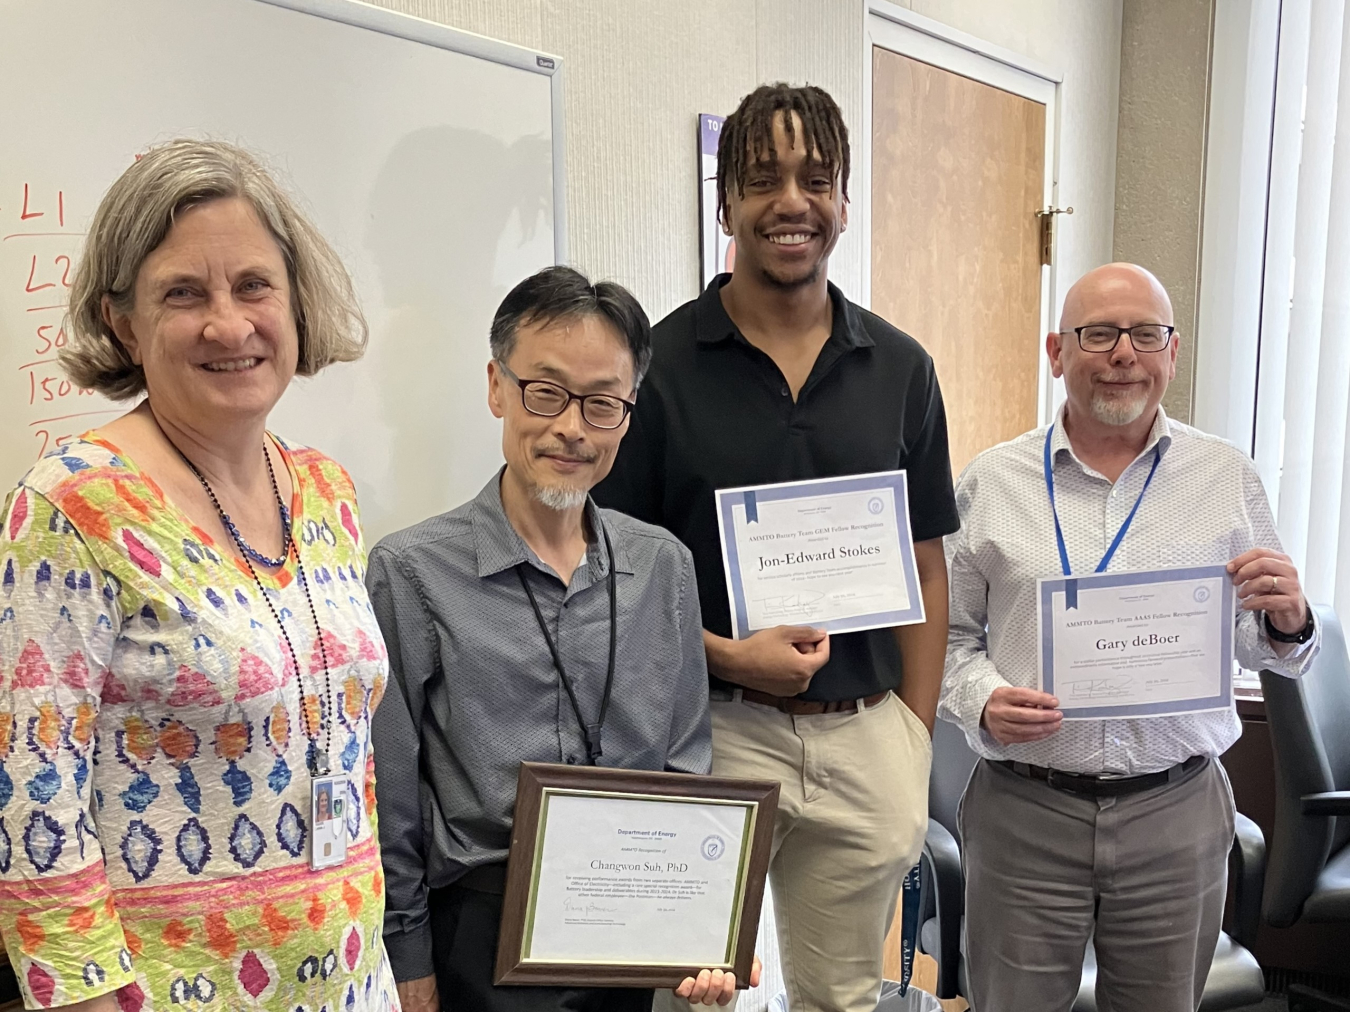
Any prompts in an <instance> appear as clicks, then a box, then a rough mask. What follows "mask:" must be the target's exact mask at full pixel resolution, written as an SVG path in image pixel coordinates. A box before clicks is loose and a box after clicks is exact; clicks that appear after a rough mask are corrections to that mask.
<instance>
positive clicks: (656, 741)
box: [366, 474, 712, 980]
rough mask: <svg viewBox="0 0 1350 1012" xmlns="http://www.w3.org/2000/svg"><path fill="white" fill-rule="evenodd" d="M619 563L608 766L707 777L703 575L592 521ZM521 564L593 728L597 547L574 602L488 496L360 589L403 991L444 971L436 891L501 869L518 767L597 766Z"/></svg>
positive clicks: (605, 621)
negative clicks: (368, 612)
mask: <svg viewBox="0 0 1350 1012" xmlns="http://www.w3.org/2000/svg"><path fill="white" fill-rule="evenodd" d="M586 520H587V525H588V529H589V530H590V531H591V532H592V533H593V534H595V533H597V532H598V531H599V529H600V525H601V524H603V525H604V530H605V531H606V532H608V534H609V537H610V541H611V543H612V544H613V547H614V569H615V575H616V578H617V597H618V655H617V662H616V664H615V671H614V688H613V693H612V697H611V701H610V706H609V713H608V716H607V718H606V720H605V726H604V737H603V755H602V757H601V759H600V764H601V765H603V766H614V767H622V768H625V769H641V770H675V771H678V772H684V773H707V772H708V770H709V769H710V767H711V764H712V738H711V731H710V727H709V722H708V672H707V666H706V662H705V660H704V655H703V636H702V628H703V621H702V616H701V614H700V611H699V603H698V590H697V587H696V584H695V580H694V564H693V560H692V559H691V558H690V555H689V551H688V549H686V548H685V547H684V546H683V545H681V544H680V543H679V542H678V541H677V540H676V539H675V538H674V537H673V536H671V535H670V534H668V533H667V532H666V531H664V530H662V529H660V528H659V527H652V526H650V525H648V524H644V523H641V522H640V521H637V520H634V519H632V518H631V517H627V516H624V515H623V514H621V513H615V512H612V511H610V510H600V509H598V508H597V507H596V506H595V505H594V504H593V503H590V502H588V503H587V506H586ZM522 563H523V564H524V565H525V567H526V569H527V570H528V572H527V574H526V575H527V577H528V579H529V580H530V586H531V589H533V590H534V593H535V597H536V599H537V600H538V602H539V608H540V610H541V611H542V612H543V615H544V617H545V620H546V621H547V622H548V624H549V632H550V634H551V635H552V636H553V639H554V643H555V644H556V645H557V647H558V651H559V653H560V654H561V656H562V661H563V666H564V667H565V668H566V670H567V676H568V678H569V679H571V681H572V683H573V686H574V688H575V689H576V693H577V698H578V702H579V703H580V706H581V710H582V713H583V714H584V715H585V716H586V718H587V720H590V721H593V720H595V719H596V718H597V717H598V715H599V712H600V701H601V697H602V695H603V694H604V685H605V673H606V670H607V668H608V660H609V631H610V623H609V614H610V612H609V590H608V584H609V560H608V558H607V555H606V552H605V547H604V539H603V538H600V537H595V538H594V539H593V542H592V544H591V545H590V547H589V549H588V551H587V553H586V559H585V561H584V562H583V563H582V564H581V565H580V566H579V567H578V568H577V570H576V572H575V573H573V574H572V580H571V583H570V584H568V585H567V586H563V582H562V580H561V579H560V578H559V577H558V575H557V573H556V572H554V570H553V569H552V567H550V566H548V565H546V564H545V563H543V562H541V561H540V560H539V557H538V556H536V555H535V554H534V552H532V551H531V550H530V548H529V547H528V546H527V545H526V544H525V542H524V541H523V540H522V539H521V537H520V535H518V534H517V533H516V531H515V529H514V528H513V527H512V526H511V524H510V522H509V521H508V520H507V518H506V514H505V513H504V512H503V510H502V500H501V486H500V474H499V475H498V476H497V477H494V478H493V479H492V480H491V481H490V482H488V484H487V486H486V487H485V488H484V489H483V491H482V492H480V493H479V494H478V497H477V498H476V499H474V500H472V501H471V502H468V503H466V504H465V505H463V506H461V507H459V508H458V509H456V510H453V511H451V512H449V513H445V514H442V515H441V516H437V517H432V518H431V519H430V520H426V521H424V522H422V523H420V524H418V525H417V526H415V527H410V528H408V529H407V530H404V531H399V532H398V533H396V534H391V535H389V537H387V538H385V539H383V540H382V541H381V542H380V543H379V544H378V545H376V546H375V549H374V550H373V551H372V552H371V553H370V568H369V572H368V574H367V576H366V583H367V585H368V589H369V591H370V599H371V603H372V604H373V605H374V608H375V615H376V618H378V620H379V623H380V629H381V631H383V633H384V638H385V642H386V643H387V644H388V648H389V667H390V672H391V673H392V675H393V677H392V678H390V680H389V690H388V693H387V695H386V698H385V699H384V701H383V702H382V703H381V704H380V706H379V708H378V709H377V710H376V715H375V717H374V718H373V719H372V723H371V744H372V748H373V751H374V754H375V775H376V781H377V785H378V786H377V792H376V793H377V797H378V799H379V804H378V816H379V832H380V847H381V849H382V851H383V857H384V872H385V884H386V897H385V919H384V925H385V927H384V932H385V934H384V940H385V945H386V947H387V949H388V952H389V958H390V961H391V963H392V964H393V969H394V976H395V978H396V979H398V980H412V979H416V978H419V977H425V976H428V975H430V974H432V973H433V972H434V970H433V966H432V961H431V928H430V925H429V923H428V915H427V890H428V889H435V888H439V887H441V886H445V885H449V884H450V883H452V882H454V881H455V880H456V879H458V878H459V877H461V876H462V875H463V874H464V873H465V872H467V871H469V870H470V869H472V868H476V867H478V866H480V865H484V864H488V863H491V862H501V861H505V860H506V853H507V848H508V846H509V845H510V839H511V814H512V811H513V809H514V807H515V800H516V775H517V772H518V771H519V767H520V764H521V763H522V762H525V761H531V762H553V763H557V762H576V763H584V762H585V761H586V747H585V741H584V738H583V737H582V733H581V728H580V726H579V725H578V723H577V718H576V715H575V713H574V711H573V709H572V705H571V703H570V702H569V700H568V698H567V692H566V690H565V689H564V688H563V686H562V683H561V681H560V680H559V678H558V673H557V671H556V669H555V668H554V666H553V660H552V658H551V656H550V654H549V651H548V645H547V643H545V641H544V637H543V633H542V632H541V631H540V629H539V624H538V621H537V620H536V618H535V614H534V610H533V609H532V608H531V607H530V602H529V598H528V597H526V594H525V591H524V589H523V588H522V587H521V584H520V578H519V576H518V575H517V573H516V566H518V565H520V564H522Z"/></svg>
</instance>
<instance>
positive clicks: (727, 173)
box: [717, 81, 849, 225]
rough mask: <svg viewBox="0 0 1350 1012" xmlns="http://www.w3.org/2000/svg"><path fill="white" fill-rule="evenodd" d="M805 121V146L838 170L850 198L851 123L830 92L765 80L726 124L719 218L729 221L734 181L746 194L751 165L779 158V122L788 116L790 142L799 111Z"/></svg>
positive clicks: (720, 163) (720, 142)
mask: <svg viewBox="0 0 1350 1012" xmlns="http://www.w3.org/2000/svg"><path fill="white" fill-rule="evenodd" d="M794 112H795V113H796V114H797V116H798V117H800V119H801V126H802V145H803V147H805V149H806V150H807V151H808V152H811V151H814V152H815V154H816V156H817V157H818V158H819V159H820V160H821V162H822V163H823V164H824V166H825V168H826V169H827V170H829V172H830V174H831V175H834V174H836V173H837V174H838V178H839V185H840V188H841V189H842V190H843V193H844V199H845V200H848V167H849V152H848V127H846V126H844V117H843V114H842V113H840V112H839V106H838V105H836V104H835V101H834V99H832V98H831V97H830V95H829V92H827V91H825V90H824V89H823V88H817V87H816V86H815V85H813V84H808V85H805V86H803V87H800V88H794V87H792V86H790V85H788V84H785V83H783V82H781V81H780V82H779V83H778V84H762V85H760V86H759V87H758V88H756V89H755V90H754V91H752V92H751V93H750V94H748V95H746V96H745V98H743V99H741V104H740V105H739V106H737V108H736V111H735V112H733V113H732V114H731V115H730V116H728V117H727V119H726V122H725V123H723V124H722V132H721V137H720V139H719V140H718V144H717V217H718V220H719V221H721V222H722V223H723V224H724V225H725V224H726V223H727V217H726V215H727V195H728V193H729V192H730V188H731V186H732V184H735V186H736V193H737V196H742V197H743V196H745V176H746V171H747V170H748V169H749V167H750V165H752V164H753V163H755V162H759V161H770V162H776V161H777V160H778V150H777V149H776V148H775V147H774V143H773V125H774V123H775V122H776V121H777V120H778V118H779V115H780V114H782V121H783V130H784V132H785V133H786V134H787V142H788V144H789V145H792V144H794V143H795V142H796V133H797V127H796V123H795V122H794V120H793V116H792V114H793V113H794Z"/></svg>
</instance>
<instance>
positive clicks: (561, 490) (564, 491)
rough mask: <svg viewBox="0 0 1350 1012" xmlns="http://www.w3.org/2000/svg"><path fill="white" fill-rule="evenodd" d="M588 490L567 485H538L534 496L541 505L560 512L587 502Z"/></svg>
mask: <svg viewBox="0 0 1350 1012" xmlns="http://www.w3.org/2000/svg"><path fill="white" fill-rule="evenodd" d="M586 494H587V493H586V490H585V489H584V488H571V487H570V486H567V485H536V486H535V487H534V498H535V501H536V502H538V503H539V504H540V505H541V506H546V507H548V508H549V509H551V510H557V511H558V512H559V513H565V512H566V511H567V510H574V509H576V508H577V507H578V506H582V505H584V504H585V502H586Z"/></svg>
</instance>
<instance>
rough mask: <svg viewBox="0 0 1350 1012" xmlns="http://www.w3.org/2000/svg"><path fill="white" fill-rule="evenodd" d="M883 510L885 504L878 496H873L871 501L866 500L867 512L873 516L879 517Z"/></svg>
mask: <svg viewBox="0 0 1350 1012" xmlns="http://www.w3.org/2000/svg"><path fill="white" fill-rule="evenodd" d="M885 508H886V504H885V503H884V502H882V501H881V497H880V496H875V495H874V496H872V498H871V499H868V500H867V512H868V513H871V514H872V515H873V516H877V515H879V514H880V513H881V511H882V510H884V509H885Z"/></svg>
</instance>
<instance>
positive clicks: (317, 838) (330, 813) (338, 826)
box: [309, 776, 347, 869]
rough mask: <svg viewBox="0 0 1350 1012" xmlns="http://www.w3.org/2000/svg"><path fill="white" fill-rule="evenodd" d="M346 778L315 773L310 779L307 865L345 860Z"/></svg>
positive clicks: (332, 863)
mask: <svg viewBox="0 0 1350 1012" xmlns="http://www.w3.org/2000/svg"><path fill="white" fill-rule="evenodd" d="M346 805H347V778H346V777H345V776H336V777H315V778H314V779H313V780H311V781H310V825H311V826H313V827H314V832H313V833H311V834H310V840H311V841H312V842H311V843H310V850H309V866H310V867H311V868H313V869H319V868H331V867H333V866H334V865H338V864H342V862H344V861H346V860H347V813H346Z"/></svg>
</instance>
